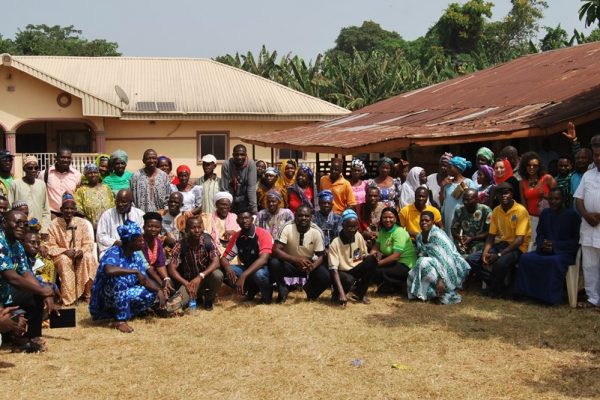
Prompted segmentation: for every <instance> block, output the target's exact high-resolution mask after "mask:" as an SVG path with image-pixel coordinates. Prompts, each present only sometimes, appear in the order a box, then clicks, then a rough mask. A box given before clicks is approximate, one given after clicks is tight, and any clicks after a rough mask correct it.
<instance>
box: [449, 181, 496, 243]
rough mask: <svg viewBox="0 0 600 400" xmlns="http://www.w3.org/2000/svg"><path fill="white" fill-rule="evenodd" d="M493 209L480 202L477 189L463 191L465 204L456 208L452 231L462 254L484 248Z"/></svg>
mask: <svg viewBox="0 0 600 400" xmlns="http://www.w3.org/2000/svg"><path fill="white" fill-rule="evenodd" d="M491 218H492V210H491V209H490V208H489V207H488V206H486V205H485V204H481V203H479V196H478V193H477V189H467V190H465V192H464V193H463V204H462V205H459V206H458V207H456V209H455V210H454V218H452V226H451V228H450V229H451V232H452V237H453V238H454V243H455V244H456V248H457V249H458V251H459V252H460V254H463V255H464V254H473V253H475V252H477V251H481V250H482V249H483V244H484V242H485V239H486V238H487V235H488V231H489V230H490V220H491Z"/></svg>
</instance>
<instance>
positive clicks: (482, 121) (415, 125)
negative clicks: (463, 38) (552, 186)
mask: <svg viewBox="0 0 600 400" xmlns="http://www.w3.org/2000/svg"><path fill="white" fill-rule="evenodd" d="M599 72H600V42H595V43H589V44H585V45H579V46H574V47H568V48H564V49H560V50H554V51H548V52H544V53H538V54H532V55H527V56H524V57H521V58H518V59H516V60H513V61H510V62H507V63H505V64H502V65H498V66H495V67H492V68H488V69H485V70H481V71H477V72H474V73H471V74H468V75H464V76H460V77H457V78H455V79H451V80H448V81H445V82H441V83H438V84H435V85H432V86H428V87H425V88H422V89H418V90H413V91H411V92H407V93H404V94H401V95H398V96H395V97H392V98H390V99H387V100H384V101H380V102H378V103H375V104H372V105H370V106H367V107H364V108H362V109H359V110H356V111H354V112H352V113H351V114H349V115H347V116H342V117H339V118H337V119H334V120H331V121H326V122H321V123H317V124H312V125H306V126H302V127H297V128H292V129H289V130H284V131H280V132H272V133H269V134H267V135H253V136H247V137H246V138H244V139H243V140H244V141H245V142H247V143H252V144H255V145H262V146H274V147H278V148H292V149H296V150H301V151H311V152H323V153H338V154H344V155H350V154H358V153H375V155H374V156H375V157H377V153H386V154H390V153H392V152H407V153H408V156H409V158H412V160H413V161H414V162H416V161H415V160H419V162H420V163H423V162H424V163H426V164H430V163H431V162H433V164H434V165H435V164H436V163H437V157H439V154H441V152H442V151H444V150H450V151H453V152H454V153H458V154H462V155H465V156H472V157H471V158H474V154H475V152H476V149H477V148H478V147H480V146H488V147H491V148H492V149H493V150H495V151H498V150H500V149H501V148H502V147H503V146H505V145H507V144H512V145H515V146H517V148H519V149H520V151H521V152H524V151H527V150H542V151H544V150H548V151H554V152H556V153H561V152H563V153H564V152H569V151H570V149H569V145H568V141H566V140H565V138H564V137H562V135H561V134H560V132H562V131H564V130H566V128H567V123H568V122H569V121H573V122H574V123H575V124H576V125H577V127H578V134H579V135H580V136H581V137H582V138H583V139H584V140H583V142H584V143H588V142H589V137H590V136H591V135H592V134H593V133H600V124H599V120H600V73H599ZM586 139H587V140H586ZM424 159H426V160H427V161H423V160H424ZM421 165H423V164H421Z"/></svg>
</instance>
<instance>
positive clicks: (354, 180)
mask: <svg viewBox="0 0 600 400" xmlns="http://www.w3.org/2000/svg"><path fill="white" fill-rule="evenodd" d="M366 173H367V169H366V168H365V164H364V163H363V162H362V160H360V159H358V158H354V159H353V160H352V163H351V164H350V184H351V185H352V191H353V192H354V198H356V204H357V205H361V204H365V199H366V190H367V183H366V182H365V181H363V180H362V177H363V176H365V175H366Z"/></svg>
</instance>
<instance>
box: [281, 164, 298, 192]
mask: <svg viewBox="0 0 600 400" xmlns="http://www.w3.org/2000/svg"><path fill="white" fill-rule="evenodd" d="M296 172H298V163H297V162H296V161H295V160H291V159H290V160H285V161H282V162H281V165H280V166H279V179H278V180H277V184H278V185H279V186H280V187H282V188H287V187H288V186H292V185H293V184H294V181H295V180H296Z"/></svg>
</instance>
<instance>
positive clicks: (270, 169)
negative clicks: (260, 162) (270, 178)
mask: <svg viewBox="0 0 600 400" xmlns="http://www.w3.org/2000/svg"><path fill="white" fill-rule="evenodd" d="M267 174H269V175H275V176H279V171H277V169H275V168H273V167H267V168H266V169H265V175H267Z"/></svg>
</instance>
